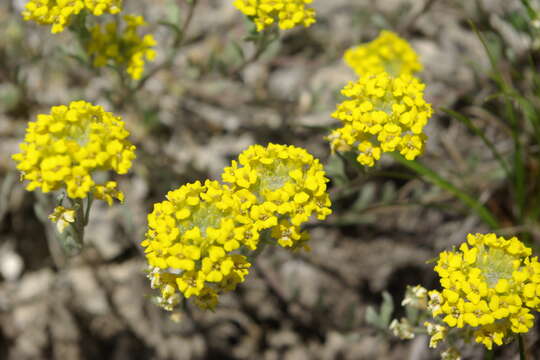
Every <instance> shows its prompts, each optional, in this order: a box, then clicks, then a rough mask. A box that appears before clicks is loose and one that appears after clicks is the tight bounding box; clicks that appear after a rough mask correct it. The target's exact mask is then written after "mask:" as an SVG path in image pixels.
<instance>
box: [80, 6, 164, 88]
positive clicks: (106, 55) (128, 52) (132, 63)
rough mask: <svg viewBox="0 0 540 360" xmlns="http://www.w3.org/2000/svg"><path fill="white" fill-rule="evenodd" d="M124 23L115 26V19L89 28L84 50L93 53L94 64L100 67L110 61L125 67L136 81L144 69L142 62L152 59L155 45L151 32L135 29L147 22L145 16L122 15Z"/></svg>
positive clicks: (154, 55)
mask: <svg viewBox="0 0 540 360" xmlns="http://www.w3.org/2000/svg"><path fill="white" fill-rule="evenodd" d="M124 20H125V22H126V26H125V27H124V29H123V30H122V31H119V29H118V23H117V22H116V21H113V22H110V23H107V24H105V25H100V24H97V25H95V26H94V27H93V28H92V29H91V30H90V39H89V41H88V45H87V51H88V54H89V55H90V56H93V58H94V60H93V63H94V66H96V67H101V66H105V65H107V64H108V63H109V62H112V63H113V64H115V65H118V66H121V67H123V68H125V69H126V72H127V73H128V74H129V75H130V76H131V77H132V78H133V79H135V80H137V79H140V78H141V76H142V73H143V71H144V61H145V59H146V60H148V61H152V60H154V58H155V57H156V51H155V50H154V49H153V47H154V46H155V45H156V41H155V40H154V37H153V36H152V35H150V34H147V35H144V36H142V37H141V36H140V35H139V34H138V33H137V30H138V28H139V27H140V26H144V25H146V23H145V21H144V18H143V17H142V16H137V15H125V16H124Z"/></svg>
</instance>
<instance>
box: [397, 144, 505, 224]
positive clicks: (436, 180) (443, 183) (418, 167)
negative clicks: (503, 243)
mask: <svg viewBox="0 0 540 360" xmlns="http://www.w3.org/2000/svg"><path fill="white" fill-rule="evenodd" d="M391 155H392V156H393V157H394V159H395V160H397V161H398V162H399V163H401V164H402V165H405V166H406V167H408V168H409V169H411V170H414V171H415V172H417V173H418V174H419V175H421V176H422V177H424V179H425V180H427V181H428V182H430V183H432V184H434V185H437V186H438V187H440V188H442V189H445V190H447V191H449V192H451V193H452V194H454V195H455V196H456V197H457V198H458V199H460V200H461V201H462V202H463V203H464V204H465V205H467V206H468V207H470V208H471V209H472V210H473V211H474V212H476V214H477V215H478V216H480V218H481V219H482V220H484V222H485V223H486V224H488V225H489V226H490V227H492V228H493V229H497V228H499V222H498V221H497V219H495V217H494V216H493V214H491V212H490V211H489V210H488V209H487V208H486V207H485V206H484V205H482V204H481V203H480V202H479V201H477V200H475V199H474V198H472V197H471V196H470V195H468V194H467V193H465V192H464V191H463V190H461V189H459V188H458V187H456V186H455V185H453V184H452V183H450V181H448V180H446V179H444V178H442V177H441V176H440V175H438V174H437V173H435V172H434V171H433V170H431V169H430V168H428V167H426V166H425V165H423V164H421V163H419V162H416V161H414V160H407V159H405V158H404V157H403V156H402V155H400V154H398V153H391Z"/></svg>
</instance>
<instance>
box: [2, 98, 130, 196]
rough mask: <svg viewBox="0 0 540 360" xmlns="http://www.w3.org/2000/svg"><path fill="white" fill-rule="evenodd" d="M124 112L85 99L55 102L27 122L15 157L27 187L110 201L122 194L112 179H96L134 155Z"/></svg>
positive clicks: (120, 168) (125, 165) (122, 169)
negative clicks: (65, 103)
mask: <svg viewBox="0 0 540 360" xmlns="http://www.w3.org/2000/svg"><path fill="white" fill-rule="evenodd" d="M128 136H129V132H128V131H127V130H126V129H125V128H124V122H123V121H122V120H121V118H120V117H118V116H114V115H113V114H112V113H110V112H106V111H105V110H104V109H103V108H102V107H101V106H96V105H92V104H90V103H88V102H85V101H73V102H71V103H70V104H69V105H67V106H65V105H61V106H53V107H52V108H51V112H50V114H40V115H38V116H37V120H36V121H33V122H30V123H28V127H27V129H26V135H25V138H24V142H22V143H21V144H20V149H21V152H20V153H17V154H14V155H13V156H12V158H13V159H14V160H15V161H16V162H17V169H18V170H20V171H21V174H22V175H21V179H22V180H28V181H29V183H28V185H27V186H26V189H27V190H28V191H33V190H35V189H37V188H41V190H42V191H43V192H44V193H48V192H51V191H55V190H61V189H65V191H66V194H67V196H68V197H69V198H71V199H83V198H86V197H88V195H89V194H92V195H94V197H95V198H98V199H101V200H104V201H106V202H107V203H109V205H111V204H112V201H113V198H116V199H118V200H120V201H122V200H123V194H122V193H121V192H119V191H118V190H117V184H116V182H114V181H109V182H106V183H100V182H98V180H97V178H96V177H95V176H94V175H95V174H96V173H97V172H105V171H108V170H110V171H113V172H115V173H117V174H125V173H127V171H128V170H129V168H130V167H131V162H132V160H133V159H134V158H135V146H134V145H133V144H131V142H130V141H129V140H128Z"/></svg>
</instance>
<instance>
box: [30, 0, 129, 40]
mask: <svg viewBox="0 0 540 360" xmlns="http://www.w3.org/2000/svg"><path fill="white" fill-rule="evenodd" d="M121 6H122V1H121V0H30V1H29V2H28V3H26V5H25V10H24V11H23V12H22V16H23V18H24V20H26V21H30V20H31V21H35V22H37V23H38V24H42V25H52V28H51V32H52V33H53V34H55V33H59V32H62V31H64V29H65V28H66V26H69V24H70V23H71V19H72V17H73V16H76V15H78V14H79V13H80V12H81V11H84V10H87V11H89V12H90V13H91V14H93V15H95V16H100V15H102V14H104V13H106V12H108V13H110V14H117V13H119V12H120V11H121V10H122V8H121Z"/></svg>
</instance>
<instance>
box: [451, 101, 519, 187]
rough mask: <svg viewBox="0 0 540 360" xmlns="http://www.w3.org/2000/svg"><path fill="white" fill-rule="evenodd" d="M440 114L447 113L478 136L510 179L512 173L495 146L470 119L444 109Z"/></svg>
mask: <svg viewBox="0 0 540 360" xmlns="http://www.w3.org/2000/svg"><path fill="white" fill-rule="evenodd" d="M440 110H441V111H442V112H445V113H447V114H448V115H450V116H451V117H453V118H454V119H456V120H459V121H461V122H462V123H464V124H465V126H467V127H468V128H469V129H470V130H471V131H473V132H474V134H475V135H476V136H479V137H480V139H482V141H483V142H484V144H485V145H486V146H487V147H488V148H489V150H491V152H492V153H493V156H495V159H497V161H498V162H499V164H500V165H501V167H502V168H503V170H504V172H505V173H506V175H507V176H508V177H509V178H510V179H511V178H512V172H511V171H510V168H509V167H508V165H507V164H506V161H505V160H504V159H503V157H502V156H501V154H500V153H499V152H498V151H497V149H496V148H495V145H494V144H493V142H491V140H489V139H488V138H487V137H486V135H485V134H484V133H483V132H482V130H480V129H478V128H477V127H476V126H475V125H474V124H473V122H472V121H471V119H469V118H468V117H467V116H465V115H462V114H460V113H458V112H456V111H452V110H450V109H446V108H441V109H440Z"/></svg>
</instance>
